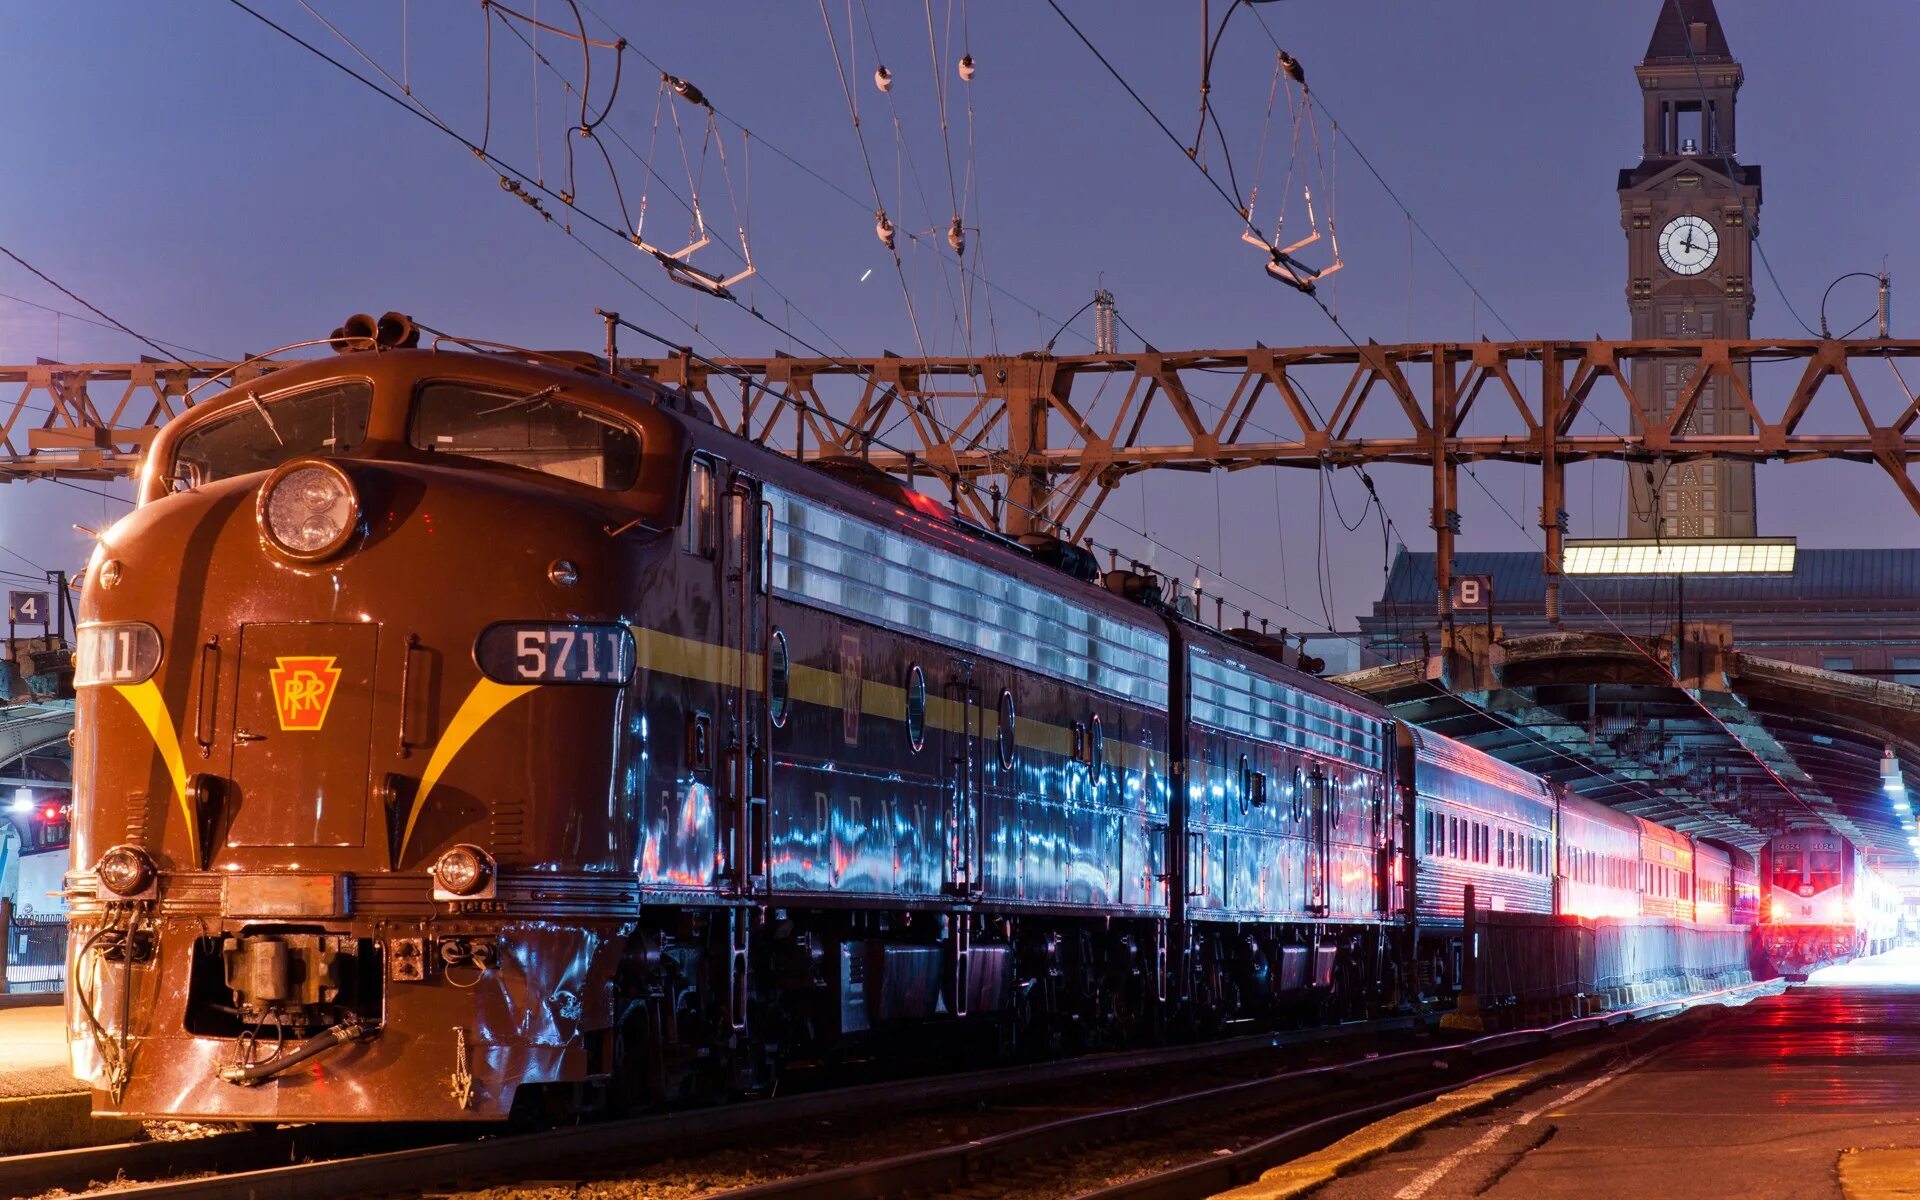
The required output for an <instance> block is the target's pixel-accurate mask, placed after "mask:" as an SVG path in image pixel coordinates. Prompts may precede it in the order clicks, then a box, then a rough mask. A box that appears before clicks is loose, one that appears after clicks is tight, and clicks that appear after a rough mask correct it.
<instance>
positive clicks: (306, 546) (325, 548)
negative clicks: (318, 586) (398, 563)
mask: <svg viewBox="0 0 1920 1200" xmlns="http://www.w3.org/2000/svg"><path fill="white" fill-rule="evenodd" d="M256 515H257V516H258V518H259V521H260V530H261V532H262V533H264V534H266V536H267V541H269V542H270V543H272V545H273V548H274V549H276V550H278V551H279V552H280V553H282V554H284V555H286V556H287V557H288V558H291V559H295V560H297V561H300V562H318V561H319V560H320V559H323V558H330V557H332V556H333V555H335V554H337V553H339V552H340V550H341V548H342V547H344V546H345V545H346V544H347V539H348V538H349V537H351V536H353V531H354V528H355V526H357V525H358V524H359V522H360V497H359V496H358V495H356V494H355V493H354V490H353V483H352V481H351V480H349V479H348V478H347V474H346V472H345V471H342V470H341V469H340V468H339V467H337V466H335V465H333V464H332V463H330V462H324V461H322V460H320V459H313V458H304V459H295V460H294V461H293V462H290V463H287V464H286V465H285V466H282V467H280V468H279V469H278V470H276V471H275V472H274V473H273V474H272V475H270V476H268V477H267V482H266V483H265V484H263V485H262V486H261V488H260V500H259V506H258V511H257V514H256Z"/></svg>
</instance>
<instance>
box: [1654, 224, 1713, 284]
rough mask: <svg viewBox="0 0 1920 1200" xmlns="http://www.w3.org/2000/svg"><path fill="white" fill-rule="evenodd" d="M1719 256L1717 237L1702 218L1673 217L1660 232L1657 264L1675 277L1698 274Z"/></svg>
mask: <svg viewBox="0 0 1920 1200" xmlns="http://www.w3.org/2000/svg"><path fill="white" fill-rule="evenodd" d="M1719 254H1720V235H1719V234H1717V233H1715V232H1714V231H1713V226H1712V225H1711V224H1710V223H1709V222H1708V221H1707V220H1706V218H1704V217H1695V216H1685V217H1675V218H1674V219H1673V220H1671V221H1668V222H1667V227H1666V228H1665V229H1662V230H1661V231H1660V261H1661V262H1663V263H1665V264H1666V267H1667V270H1669V271H1672V272H1673V273H1674V274H1675V275H1698V274H1699V273H1700V272H1702V271H1704V270H1706V269H1707V268H1708V267H1710V266H1712V265H1713V260H1714V259H1715V258H1716V257H1718V256H1719Z"/></svg>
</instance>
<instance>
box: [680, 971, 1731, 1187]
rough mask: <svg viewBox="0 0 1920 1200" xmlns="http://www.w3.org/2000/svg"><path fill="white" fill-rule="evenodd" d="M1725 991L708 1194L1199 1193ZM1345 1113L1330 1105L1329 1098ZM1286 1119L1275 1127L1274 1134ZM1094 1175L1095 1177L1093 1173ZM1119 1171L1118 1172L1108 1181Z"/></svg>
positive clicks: (1213, 1090) (1279, 1077)
mask: <svg viewBox="0 0 1920 1200" xmlns="http://www.w3.org/2000/svg"><path fill="white" fill-rule="evenodd" d="M1748 990H1753V991H1755V992H1756V993H1757V992H1758V991H1759V990H1760V989H1759V988H1758V987H1756V986H1755V985H1749V987H1748V988H1735V989H1727V992H1724V993H1722V992H1716V993H1710V994H1708V995H1705V996H1699V997H1692V998H1689V999H1688V1000H1684V1001H1678V1000H1676V1001H1668V1002H1663V1003H1659V1004H1650V1005H1643V1006H1640V1007H1638V1008H1634V1009H1628V1010H1622V1011H1620V1012H1615V1013H1609V1014H1606V1015H1604V1016H1599V1017H1587V1018H1582V1019H1580V1020H1575V1021H1568V1022H1563V1023H1561V1024H1558V1025H1554V1026H1547V1027H1542V1028H1539V1029H1528V1030H1519V1031H1514V1032H1510V1033H1502V1034H1495V1035H1491V1036H1487V1037H1482V1038H1477V1039H1473V1040H1471V1041H1466V1042H1461V1043H1458V1044H1456V1045H1452V1046H1443V1047H1433V1048H1426V1049H1420V1050H1410V1051H1405V1052H1402V1053H1399V1054H1391V1055H1380V1056H1376V1057H1370V1058H1364V1059H1357V1060H1354V1061H1351V1062H1347V1063H1341V1064H1335V1065H1330V1066H1325V1067H1315V1068H1310V1069H1306V1070H1300V1071H1290V1072H1285V1073H1282V1074H1279V1075H1274V1076H1270V1077H1267V1078H1261V1079H1254V1080H1249V1081H1245V1082H1242V1083H1236V1084H1228V1085H1223V1086H1217V1087H1209V1088H1203V1089H1199V1090H1189V1091H1185V1092H1182V1093H1180V1094H1177V1095H1170V1096H1165V1097H1162V1098H1160V1099H1156V1100H1153V1101H1150V1102H1146V1103H1138V1104H1128V1105H1121V1106H1116V1107H1112V1108H1107V1109H1103V1110H1099V1111H1094V1112H1088V1113H1084V1114H1079V1115H1075V1116H1071V1117H1065V1118H1062V1119H1059V1120H1053V1121H1046V1122H1041V1123H1038V1124H1034V1125H1031V1126H1028V1127H1025V1128H1021V1129H1018V1130H1013V1131H1009V1132H1006V1133H1002V1134H996V1135H993V1136H990V1137H985V1138H979V1139H972V1140H968V1141H965V1142H958V1143H954V1144H951V1145H946V1146H940V1147H936V1148H932V1149H928V1150H924V1151H918V1152H915V1153H911V1154H905V1155H899V1156H896V1157H893V1158H888V1159H881V1160H877V1161H873V1162H866V1163H857V1164H853V1165H850V1166H846V1167H841V1168H837V1169H833V1170H828V1171H821V1172H817V1173H814V1174H810V1175H803V1176H799V1177H796V1178H792V1179H784V1180H780V1181H778V1182H774V1183H764V1184H758V1185H754V1186H751V1187H744V1188H738V1189H735V1190H733V1191H727V1192H720V1193H712V1194H709V1195H708V1196H707V1197H706V1200H850V1198H853V1200H880V1198H892V1197H905V1198H910V1200H989V1198H997V1197H1003V1196H1022V1197H1061V1198H1068V1197H1070V1198H1072V1200H1202V1198H1204V1197H1208V1196H1212V1195H1214V1194H1215V1193H1217V1192H1221V1191H1225V1190H1228V1189H1230V1188H1233V1187H1236V1186H1239V1185H1240V1184H1244V1183H1247V1182H1249V1181H1251V1180H1252V1179H1255V1178H1257V1177H1258V1176H1259V1174H1260V1173H1261V1172H1262V1171H1263V1170H1265V1169H1267V1168H1268V1167H1271V1166H1274V1165H1277V1164H1278V1163H1281V1162H1285V1161H1287V1160H1289V1159H1292V1158H1295V1157H1298V1156H1299V1155H1301V1154H1304V1153H1307V1152H1309V1151H1311V1150H1314V1149H1317V1148H1319V1147H1320V1146H1324V1145H1326V1144H1328V1143H1331V1142H1333V1141H1335V1140H1337V1139H1338V1138H1340V1137H1341V1136H1343V1135H1345V1134H1347V1133H1349V1132H1352V1131H1353V1130H1355V1129H1357V1128H1360V1127H1361V1126H1363V1125H1366V1124H1368V1123H1370V1122H1372V1121H1374V1120H1377V1119H1379V1118H1380V1117H1383V1116H1386V1115H1389V1114H1391V1113H1394V1112H1398V1111H1401V1110H1403V1109H1406V1108H1410V1107H1412V1106H1414V1105H1417V1104H1421V1103H1424V1102H1426V1101H1427V1100H1430V1099H1433V1098H1434V1097H1436V1096H1438V1095H1440V1094H1442V1093H1444V1092H1448V1091H1452V1090H1454V1089H1458V1088H1461V1087H1464V1086H1467V1085H1469V1084H1472V1083H1476V1082H1479V1081H1482V1080H1489V1079H1492V1078H1494V1077H1496V1076H1499V1075H1503V1074H1506V1073H1509V1072H1512V1071H1515V1070H1518V1069H1520V1068H1521V1067H1524V1066H1526V1065H1527V1064H1528V1063H1530V1062H1532V1061H1534V1060H1535V1059H1537V1058H1540V1057H1542V1056H1543V1054H1544V1053H1545V1052H1550V1051H1554V1050H1559V1049H1561V1048H1563V1047H1566V1046H1568V1045H1570V1044H1571V1043H1572V1042H1573V1040H1574V1039H1578V1038H1583V1037H1590V1036H1594V1035H1597V1034H1601V1033H1603V1032H1605V1031H1606V1030H1608V1029H1611V1028H1613V1027H1615V1026H1618V1025H1621V1024H1624V1023H1626V1022H1628V1021H1635V1020H1638V1021H1646V1020H1652V1019H1658V1018H1661V1017H1666V1016H1671V1015H1675V1014H1677V1013H1678V1012H1680V1011H1683V1010H1685V1009H1687V1008H1690V1007H1694V1006H1697V1005H1699V1004H1701V1003H1703V1002H1711V1001H1713V1000H1716V999H1719V1000H1726V999H1729V998H1730V996H1729V993H1739V992H1744V991H1748ZM1330 1104H1332V1105H1335V1106H1337V1111H1334V1112H1331V1113H1329V1112H1327V1108H1328V1106H1329V1105H1330ZM1276 1130H1278V1132H1275V1131H1276ZM1089 1180H1092V1181H1098V1182H1096V1183H1095V1184H1094V1186H1092V1187H1091V1188H1089V1187H1088V1186H1086V1184H1087V1181H1089ZM1108 1180H1117V1182H1107V1181H1108Z"/></svg>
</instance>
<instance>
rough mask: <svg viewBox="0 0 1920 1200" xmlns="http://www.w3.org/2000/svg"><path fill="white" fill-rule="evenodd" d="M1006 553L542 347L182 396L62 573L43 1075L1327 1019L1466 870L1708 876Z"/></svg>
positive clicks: (1444, 908) (703, 1064)
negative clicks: (64, 908) (56, 1049)
mask: <svg viewBox="0 0 1920 1200" xmlns="http://www.w3.org/2000/svg"><path fill="white" fill-rule="evenodd" d="M1039 550H1040V552H1039V553H1035V552H1034V549H1033V548H1031V547H1026V546H1022V545H1019V544H1016V543H1013V542H1010V541H1008V540H1006V539H1004V538H1001V537H999V536H997V535H995V534H993V533H991V532H990V531H987V530H984V529H980V528H977V527H974V526H971V525H969V524H967V523H966V522H964V521H962V520H960V519H958V518H957V517H956V516H955V515H954V514H953V513H952V512H950V511H949V510H948V509H947V508H946V507H945V506H944V505H941V504H939V503H937V502H934V501H932V500H931V499H930V498H928V497H926V496H924V495H922V494H920V493H918V492H917V491H914V490H912V489H911V488H908V487H906V486H905V485H903V484H900V483H899V482H897V481H894V480H892V479H890V478H888V477H886V476H884V475H881V474H879V473H878V472H875V471H872V470H870V469H868V468H866V467H864V466H863V465H862V464H859V463H853V462H842V463H829V464H824V465H821V466H811V465H802V464H800V463H796V462H794V461H792V460H791V459H789V458H786V457H783V456H781V455H779V454H777V453H775V452H772V451H770V450H768V449H766V448H764V447H762V446H759V445H756V444H754V443H752V442H750V441H747V440H744V439H742V438H739V437H735V436H733V435H731V434H730V433H728V432H727V431H725V430H723V429H721V428H719V427H717V426H716V425H714V424H713V423H712V421H711V420H710V419H708V417H707V416H706V414H705V412H704V410H703V409H702V408H701V407H700V406H699V405H698V404H697V403H696V402H695V401H692V400H690V399H689V398H687V397H686V396H685V395H683V394H680V393H676V392H674V391H671V390H668V389H665V388H662V387H659V386H656V385H654V384H652V383H650V382H648V381H645V380H642V379H638V378H633V377H630V376H626V375H622V374H618V373H615V372H612V371H610V370H608V369H607V366H606V364H604V363H602V362H599V361H598V360H592V359H589V358H586V357H584V356H574V357H557V356H551V355H534V354H528V353H524V352H516V353H472V352H464V351H447V350H439V349H435V350H418V349H405V348H388V349H382V350H380V351H379V352H377V353H376V352H367V353H353V354H346V355H343V356H340V357H336V358H331V359H326V360H323V361H312V362H307V363H303V364H300V365H297V366H292V367H288V368H285V369H283V370H277V371H274V372H272V373H270V374H266V375H264V376H262V377H260V378H257V379H254V380H251V381H248V382H245V383H242V384H239V385H237V386H235V387H234V388H232V389H231V390H230V391H228V392H226V393H224V394H223V395H221V396H219V397H218V398H216V399H212V400H209V401H207V402H205V403H203V404H201V405H199V406H197V407H195V408H193V409H191V410H189V411H188V412H186V413H185V414H183V415H182V416H181V417H179V418H178V419H176V420H175V421H173V422H171V423H170V424H168V425H167V426H166V427H165V428H164V429H163V430H162V431H161V433H160V434H159V436H158V437H157V438H156V440H155V442H154V444H153V446H152V448H151V451H150V453H149V455H148V457H147V459H146V462H145V464H144V470H143V473H142V476H141V480H140V486H139V505H138V507H137V508H136V510H135V511H134V512H133V513H132V514H130V515H129V516H127V517H126V518H125V519H123V520H121V521H120V522H118V523H117V524H116V525H114V526H113V527H112V528H111V529H110V530H108V531H107V532H106V533H104V534H103V535H101V538H100V542H99V545H98V547H97V548H96V551H95V554H94V556H93V560H92V562H91V564H90V565H89V568H88V571H87V575H86V581H85V586H84V591H83V595H82V600H81V618H82V626H81V633H80V655H79V667H78V677H77V680H76V682H77V684H78V685H79V689H80V701H79V706H78V718H77V730H78V733H77V736H78V747H79V748H78V753H77V754H76V763H77V764H79V766H78V767H77V769H76V776H77V777H76V781H75V787H76V795H75V801H76V803H75V825H74V861H75V864H76V868H77V869H76V870H75V871H74V872H73V873H72V874H71V875H70V876H69V879H68V893H69V897H70V900H71V905H72V930H73V937H72V940H71V949H70V954H71V975H70V977H71V979H72V981H73V982H72V986H71V989H70V999H69V1012H70V1017H69V1030H70V1038H71V1043H72V1047H73V1056H74V1064H75V1070H76V1073H77V1074H78V1075H79V1076H80V1077H81V1078H83V1079H85V1080H87V1081H88V1082H89V1083H90V1084H91V1085H92V1087H93V1088H94V1091H95V1107H96V1110H97V1111H100V1112H112V1113H120V1114H127V1115H136V1116H146V1117H160V1116H168V1117H195V1118H208V1119H222V1120H254V1121H265V1120H276V1121H277V1120H300V1121H347V1120H419V1119H445V1120H462V1119H469V1120H470V1119H483V1120H485V1119H499V1118H502V1117H504V1116H506V1115H507V1114H508V1113H509V1112H511V1111H514V1110H515V1109H516V1108H519V1109H525V1108H529V1107H538V1108H543V1109H575V1108H580V1107H587V1106H592V1105H596V1104H605V1103H629V1104H630V1103H646V1102H650V1101H656V1100H660V1099H665V1098H670V1097H674V1096H680V1095H686V1094H689V1093H694V1092H700V1093H706V1094H720V1093H724V1092H726V1091H729V1090H736V1089H738V1088H741V1087H745V1086H752V1085H753V1084H755V1083H756V1082H758V1081H764V1080H766V1079H768V1078H770V1077H771V1075H772V1073H773V1072H774V1071H776V1070H777V1068H778V1066H779V1064H780V1061H781V1060H782V1059H783V1058H785V1057H789V1056H792V1055H795V1054H816V1053H820V1052H821V1051H822V1050H824V1049H826V1048H830V1047H832V1046H834V1045H835V1044H837V1043H840V1042H842V1041H843V1040H844V1039H848V1038H858V1037H861V1036H863V1035H866V1034H869V1033H872V1032H876V1031H882V1030H886V1029H896V1030H897V1029H911V1028H914V1027H916V1026H919V1025H924V1024H926V1023H935V1024H937V1023H942V1022H951V1021H954V1020H957V1019H961V1018H967V1019H972V1020H974V1021H975V1022H976V1024H981V1025H990V1026H992V1027H995V1028H997V1029H999V1030H1001V1031H1002V1032H1003V1033H1004V1034H1005V1035H1006V1036H1008V1037H1010V1038H1013V1039H1017V1040H1026V1041H1028V1042H1036V1041H1037V1042H1039V1043H1041V1044H1042V1045H1044V1046H1048V1047H1053V1046H1063V1047H1064V1046H1084V1045H1089V1044H1097V1043H1101V1042H1108V1041H1118V1040H1123V1039H1141V1038H1146V1037H1150V1036H1155V1035H1156V1034H1157V1033H1158V1032H1160V1031H1164V1030H1167V1029H1169V1028H1174V1029H1184V1030H1187V1031H1205V1030H1207V1029H1210V1028H1215V1027H1218V1026H1220V1025H1221V1024H1223V1023H1225V1022H1227V1021H1229V1020H1235V1019H1243V1018H1285V1019H1293V1020H1299V1019H1317V1018H1326V1017H1340V1016H1345V1015H1349V1014H1354V1013H1358V1012H1361V1011H1363V1010H1365V1009H1368V1008H1378V1007H1383V1006H1387V1005H1390V1004H1396V1003H1405V1002H1408V1001H1409V1000H1410V998H1411V997H1412V996H1413V995H1414V994H1415V993H1416V992H1417V991H1419V990H1421V989H1423V988H1424V989H1429V990H1436V989H1437V990H1440V991H1442V992H1444V991H1445V990H1446V988H1447V986H1448V981H1449V979H1450V978H1451V977H1452V975H1453V973H1454V971H1455V969H1456V968H1455V965H1454V964H1455V959H1454V954H1455V953H1456V949H1455V946H1454V943H1455V942H1456V941H1457V938H1458V928H1459V923H1460V915H1461V913H1460V903H1461V901H1460V895H1461V887H1462V885H1464V884H1466V883H1473V884H1475V885H1476V887H1477V889H1478V894H1479V895H1481V896H1484V897H1488V898H1489V902H1490V903H1491V904H1492V905H1493V906H1494V907H1496V908H1505V909H1507V910H1509V911H1526V912H1554V911H1565V912H1569V913H1575V914H1584V915H1619V914H1629V913H1632V914H1638V913H1646V914H1653V915H1664V916H1670V917H1676V918H1680V919H1688V920H1701V921H1707V922H1712V923H1720V922H1735V923H1737V922H1740V921H1741V920H1743V919H1746V920H1750V919H1751V918H1750V915H1748V908H1747V907H1743V906H1750V902H1751V898H1752V887H1751V880H1752V873H1751V865H1750V862H1748V863H1745V864H1743V863H1742V862H1741V861H1740V858H1741V856H1740V855H1739V852H1738V851H1728V850H1714V849H1713V848H1712V847H1709V846H1706V845H1705V844H1703V843H1697V842H1694V841H1693V840H1692V839H1688V838H1685V837H1681V836H1680V835H1677V834H1674V833H1672V832H1671V831H1668V830H1665V829H1662V828H1660V827H1659V826H1654V825H1650V824H1648V823H1646V822H1635V821H1634V820H1633V819H1632V818H1627V817H1623V816H1621V815H1620V814H1617V813H1614V812H1613V811H1612V810H1609V809H1605V808H1603V807H1601V806H1598V805H1593V804H1590V803H1588V802H1585V801H1582V800H1579V799H1578V798H1577V797H1572V796H1570V795H1566V794H1564V793H1563V792H1561V791H1560V790H1559V789H1557V788H1554V787H1552V786H1550V785H1548V784H1547V783H1545V782H1543V781H1541V780H1539V779H1537V778H1535V777H1533V776H1529V775H1526V774H1525V773H1523V772H1521V771H1518V770H1516V769H1514V768H1512V767H1508V766H1506V765H1504V764H1502V763H1499V762H1497V761H1496V760H1494V759H1492V758H1490V757H1488V756H1487V755H1485V754H1482V753H1480V752H1478V751H1476V750H1473V749H1471V748H1469V747H1467V746H1465V745H1462V744H1460V743H1457V742H1452V741H1450V740H1448V739H1446V738H1442V737H1438V736H1436V735H1433V734H1431V733H1427V732H1424V731H1420V730H1415V729H1410V728H1407V727H1404V726H1402V725H1400V724H1399V723H1398V722H1396V721H1394V720H1393V719H1392V718H1391V717H1390V716H1389V715H1388V714H1387V712H1386V711H1385V710H1384V709H1382V708H1380V707H1378V706H1377V705H1374V704H1372V703H1370V702H1368V701H1365V700H1363V699H1360V698H1358V697H1355V696H1353V695H1352V694H1350V693H1347V692H1345V691H1343V690H1341V689H1339V688H1337V687H1335V686H1333V685H1331V684H1329V683H1326V682H1324V681H1322V680H1319V679H1317V678H1315V677H1313V676H1312V675H1309V674H1307V673H1304V672H1302V671H1300V670H1297V669H1296V668H1295V666H1294V665H1292V664H1291V662H1290V656H1289V655H1288V654H1287V653H1285V652H1284V649H1283V648H1282V647H1279V646H1278V645H1277V644H1275V643H1273V642H1271V641H1269V640H1267V639H1264V638H1263V637H1261V636H1260V635H1257V634H1254V633H1251V632H1249V631H1238V632H1222V631H1219V630H1212V629H1207V628H1204V627H1202V626H1200V625H1198V624H1196V623H1194V622H1192V621H1189V620H1185V619H1182V618H1181V617H1179V616H1178V615H1176V614H1174V613H1173V612H1172V611H1171V610H1170V609H1169V608H1168V607H1167V606H1166V605H1164V604H1162V603H1160V602H1159V596H1158V592H1157V589H1155V588H1154V587H1153V586H1152V581H1151V580H1150V579H1147V578H1146V577H1143V576H1139V575H1135V574H1132V573H1130V572H1113V573H1108V574H1107V575H1106V576H1105V577H1102V576H1101V575H1100V573H1099V571H1098V570H1097V567H1096V565H1095V564H1094V563H1093V562H1092V560H1091V559H1090V558H1088V557H1086V556H1084V555H1081V554H1077V553H1076V552H1074V551H1073V550H1072V548H1071V547H1063V546H1060V545H1059V544H1052V545H1046V546H1041V547H1039ZM1741 870H1745V872H1746V874H1745V877H1744V878H1745V880H1746V883H1745V885H1744V890H1743V885H1742V884H1741V882H1740V880H1741V878H1742V877H1741V875H1740V873H1739V872H1740V871H1741Z"/></svg>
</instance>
